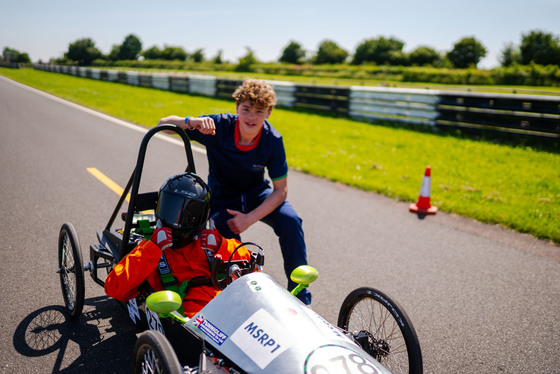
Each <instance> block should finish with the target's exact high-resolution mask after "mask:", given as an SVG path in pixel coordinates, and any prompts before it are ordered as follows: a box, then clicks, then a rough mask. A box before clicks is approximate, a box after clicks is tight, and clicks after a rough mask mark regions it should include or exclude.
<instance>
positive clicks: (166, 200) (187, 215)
mask: <svg viewBox="0 0 560 374" xmlns="http://www.w3.org/2000/svg"><path fill="white" fill-rule="evenodd" d="M159 198H160V200H161V201H160V202H159V204H158V211H157V212H156V215H157V217H158V218H159V219H161V221H162V222H163V223H164V224H166V225H167V226H171V227H178V228H182V229H190V228H197V227H199V226H201V225H204V224H205V223H206V221H207V219H208V213H209V212H208V202H206V201H203V200H197V199H189V198H186V197H184V196H178V195H173V194H160V197H159Z"/></svg>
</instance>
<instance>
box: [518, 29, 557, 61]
mask: <svg viewBox="0 0 560 374" xmlns="http://www.w3.org/2000/svg"><path fill="white" fill-rule="evenodd" d="M519 50H520V54H521V63H522V64H524V65H528V64H530V63H531V62H534V63H535V64H540V65H560V41H559V40H558V38H557V37H555V36H554V35H552V34H550V33H546V32H543V31H538V30H533V31H531V32H530V33H529V34H526V35H523V36H522V39H521V46H520V47H519Z"/></svg>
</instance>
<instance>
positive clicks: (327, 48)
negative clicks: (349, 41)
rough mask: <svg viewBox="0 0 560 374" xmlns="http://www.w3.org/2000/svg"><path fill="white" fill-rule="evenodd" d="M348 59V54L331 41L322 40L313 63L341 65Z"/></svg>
mask: <svg viewBox="0 0 560 374" xmlns="http://www.w3.org/2000/svg"><path fill="white" fill-rule="evenodd" d="M347 57H348V52H347V51H346V50H344V49H342V48H341V47H339V46H338V44H336V43H335V42H333V41H332V40H324V41H322V42H321V44H319V49H318V50H317V54H316V55H315V57H314V59H313V62H314V63H315V64H317V65H321V64H342V63H343V62H344V61H345V60H346V58H347Z"/></svg>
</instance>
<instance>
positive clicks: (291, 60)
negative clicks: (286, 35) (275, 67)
mask: <svg viewBox="0 0 560 374" xmlns="http://www.w3.org/2000/svg"><path fill="white" fill-rule="evenodd" d="M304 59H305V50H304V49H303V48H302V47H301V45H300V44H299V43H297V42H294V41H291V42H290V44H288V45H287V46H286V48H284V51H283V52H282V56H281V57H280V59H279V60H278V62H282V63H285V64H301V63H302V62H303V60H304Z"/></svg>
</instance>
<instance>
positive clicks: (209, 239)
mask: <svg viewBox="0 0 560 374" xmlns="http://www.w3.org/2000/svg"><path fill="white" fill-rule="evenodd" d="M221 245H222V236H221V235H220V234H219V233H218V231H216V230H208V229H207V230H203V231H202V232H201V233H200V246H201V247H202V248H203V249H207V250H209V251H211V252H212V253H216V252H217V251H218V249H220V246H221Z"/></svg>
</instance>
